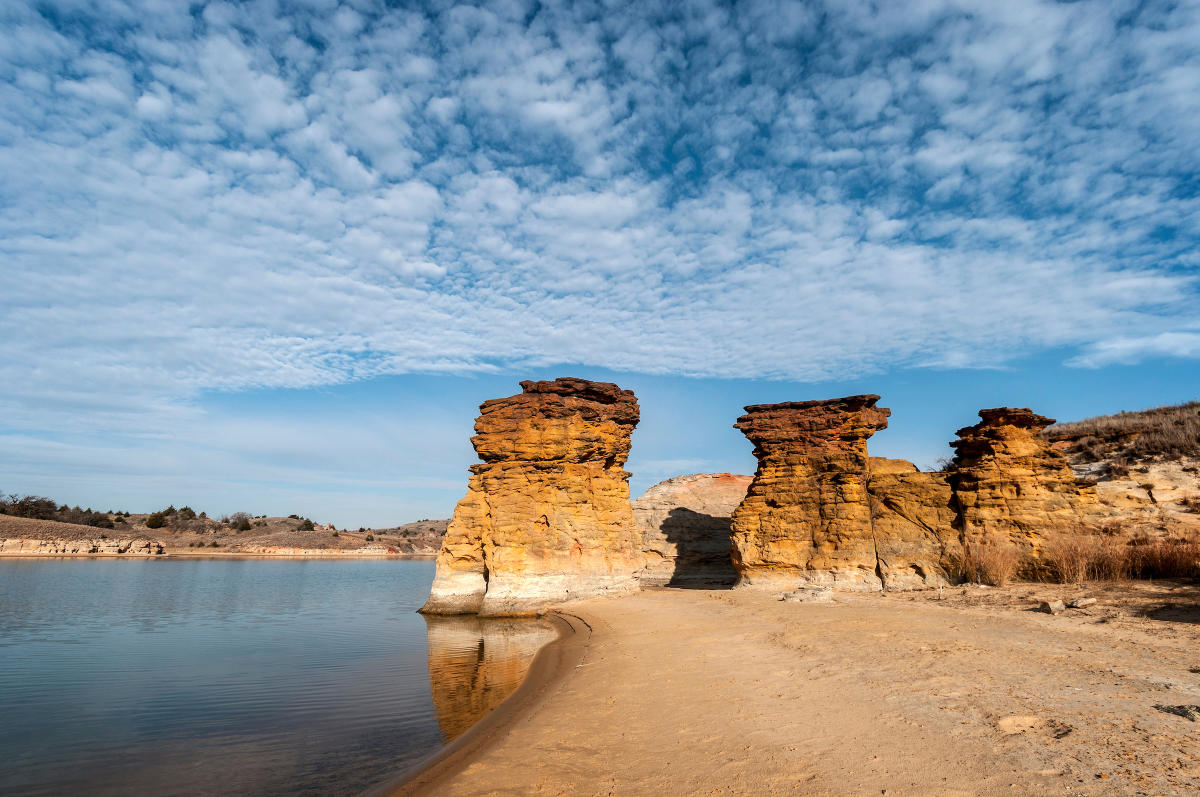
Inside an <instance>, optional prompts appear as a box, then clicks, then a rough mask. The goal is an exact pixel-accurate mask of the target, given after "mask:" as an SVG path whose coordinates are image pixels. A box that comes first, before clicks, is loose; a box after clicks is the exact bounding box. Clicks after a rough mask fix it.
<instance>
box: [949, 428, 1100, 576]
mask: <svg viewBox="0 0 1200 797" xmlns="http://www.w3.org/2000/svg"><path fill="white" fill-rule="evenodd" d="M979 417H980V418H981V419H982V420H980V422H979V423H977V424H975V425H974V426H968V427H966V428H964V429H959V430H958V438H959V439H958V440H956V441H954V442H953V443H951V444H950V445H951V446H952V447H953V448H954V450H955V456H954V462H953V470H952V474H951V477H950V478H951V483H952V485H953V487H954V502H955V508H956V510H957V518H956V520H955V525H956V526H957V527H958V529H959V533H960V535H961V537H962V542H963V544H964V545H965V546H967V547H970V546H972V545H980V544H983V545H988V544H997V543H1015V544H1016V545H1018V546H1020V547H1021V548H1022V549H1023V550H1024V551H1025V552H1026V553H1031V554H1036V553H1037V552H1038V550H1039V549H1040V543H1041V540H1042V539H1043V537H1044V535H1045V534H1047V533H1050V532H1054V531H1072V530H1079V528H1080V527H1081V526H1084V525H1085V524H1086V523H1087V521H1088V515H1089V514H1090V513H1091V512H1092V511H1093V510H1094V509H1095V507H1096V506H1097V504H1098V501H1097V498H1096V492H1095V488H1094V487H1092V486H1089V485H1086V484H1083V483H1080V482H1078V481H1077V480H1076V479H1075V475H1074V473H1073V472H1072V471H1071V466H1070V465H1069V464H1068V463H1067V460H1066V458H1065V457H1063V456H1062V455H1061V454H1059V453H1058V452H1057V451H1055V450H1053V449H1052V448H1051V447H1050V442H1049V441H1048V440H1046V439H1045V438H1044V437H1042V436H1041V435H1040V434H1039V433H1040V432H1041V431H1042V430H1043V429H1045V428H1046V427H1047V426H1049V425H1050V424H1052V423H1054V419H1052V418H1046V417H1044V416H1042V415H1037V414H1036V413H1034V412H1033V411H1032V410H1030V409H1014V408H1013V407H997V408H995V409H986V410H980V411H979Z"/></svg>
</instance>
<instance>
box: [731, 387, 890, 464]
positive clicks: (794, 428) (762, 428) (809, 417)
mask: <svg viewBox="0 0 1200 797" xmlns="http://www.w3.org/2000/svg"><path fill="white" fill-rule="evenodd" d="M877 401H879V396H876V395H873V394H867V395H862V396H845V397H844V398H835V399H826V400H824V401H786V402H783V403H781V404H751V405H750V406H748V407H746V414H745V415H743V416H742V417H740V418H738V421H737V423H735V424H734V427H735V428H737V429H741V430H742V432H743V433H745V435H746V437H748V438H750V441H751V442H752V443H754V446H755V451H756V453H758V452H763V451H768V450H772V449H780V450H798V449H801V448H804V447H808V446H829V445H830V444H833V445H838V446H847V447H848V446H852V445H854V444H856V443H858V442H860V441H863V440H866V439H867V438H868V437H870V436H871V435H873V434H875V432H877V431H879V430H880V429H886V428H887V419H888V416H889V415H891V414H892V411H891V410H889V409H885V408H883V407H876V406H875V402H877Z"/></svg>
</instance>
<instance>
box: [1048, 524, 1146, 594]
mask: <svg viewBox="0 0 1200 797" xmlns="http://www.w3.org/2000/svg"><path fill="white" fill-rule="evenodd" d="M1042 559H1043V560H1044V561H1045V563H1046V565H1047V566H1048V572H1046V576H1047V577H1048V578H1050V579H1051V580H1054V581H1058V582H1061V583H1063V584H1083V583H1084V582H1086V581H1118V580H1121V579H1126V578H1129V576H1130V575H1131V573H1132V572H1133V562H1132V559H1131V556H1130V546H1129V544H1128V543H1127V542H1126V541H1124V540H1121V539H1117V538H1114V537H1103V536H1100V535H1096V534H1078V533H1074V534H1073V533H1059V534H1052V535H1050V536H1049V537H1048V538H1047V539H1046V542H1045V544H1044V545H1043V547H1042Z"/></svg>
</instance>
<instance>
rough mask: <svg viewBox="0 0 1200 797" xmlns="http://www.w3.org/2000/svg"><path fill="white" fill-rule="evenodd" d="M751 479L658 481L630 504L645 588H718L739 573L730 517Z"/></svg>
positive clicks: (718, 476)
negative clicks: (643, 558)
mask: <svg viewBox="0 0 1200 797" xmlns="http://www.w3.org/2000/svg"><path fill="white" fill-rule="evenodd" d="M749 486H750V477H749V476H738V475H735V474H732V473H698V474H694V475H691V476H676V477H675V478H673V479H667V480H666V481H664V482H659V483H658V484H656V485H654V486H653V487H651V488H650V489H648V490H647V491H646V492H645V493H643V494H642V497H641V498H639V499H637V500H636V501H634V502H633V517H634V520H636V521H637V525H638V530H639V531H640V532H641V535H642V550H643V551H644V553H645V555H646V566H645V569H644V570H643V571H642V573H641V582H642V584H644V585H669V586H719V585H724V584H732V583H733V582H734V580H735V579H736V576H737V572H736V571H735V570H734V569H733V559H732V556H731V553H730V548H731V540H730V516H731V515H732V514H733V510H735V509H736V508H737V506H738V504H740V503H741V502H742V499H743V498H745V497H746V488H747V487H749Z"/></svg>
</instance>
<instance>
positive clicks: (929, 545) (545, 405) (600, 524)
mask: <svg viewBox="0 0 1200 797" xmlns="http://www.w3.org/2000/svg"><path fill="white" fill-rule="evenodd" d="M521 387H522V389H523V392H521V393H519V394H518V395H515V396H510V397H508V398H503V399H494V400H492V401H487V402H484V403H483V404H482V405H481V406H480V414H479V417H478V418H477V419H476V422H475V431H476V435H475V436H474V437H473V438H471V442H472V444H473V445H474V446H475V450H476V451H477V452H478V454H479V457H480V459H481V460H482V464H479V465H474V466H472V468H471V472H472V476H471V479H470V481H469V483H468V489H467V495H466V497H465V498H463V500H462V501H460V502H459V504H458V507H457V508H456V509H455V512H454V517H453V519H452V520H451V522H450V527H449V530H448V531H447V534H446V537H445V540H444V542H443V546H442V551H441V553H440V554H439V556H438V561H437V574H436V577H435V579H434V583H433V588H432V590H431V593H430V596H429V600H428V602H427V603H426V604H425V606H424V607H423V609H422V611H423V612H426V613H428V614H475V613H478V614H481V615H508V616H516V615H522V614H533V613H537V612H538V611H540V610H542V609H544V608H546V607H547V606H551V605H554V604H557V603H561V602H563V601H565V600H569V599H573V598H580V597H587V596H591V595H596V594H599V593H605V592H620V591H625V590H631V589H637V588H639V587H640V586H641V585H642V584H651V585H661V584H668V585H681V584H693V585H695V584H714V583H722V582H723V581H725V582H726V583H727V576H726V574H728V578H735V579H736V583H737V584H738V585H739V586H745V587H768V588H783V589H793V588H795V587H799V586H831V587H836V588H839V589H865V590H877V589H884V588H886V589H913V588H920V587H931V586H941V585H944V584H947V583H954V582H956V581H958V580H960V577H961V574H962V572H963V571H964V567H963V565H964V561H965V560H968V559H970V558H971V557H972V552H975V553H978V552H979V551H981V550H983V549H985V548H986V547H987V546H999V545H1004V546H1011V547H1015V548H1016V550H1017V551H1018V552H1019V554H1020V555H1021V556H1023V557H1024V562H1023V569H1025V570H1027V571H1029V570H1036V569H1037V567H1038V566H1039V565H1038V557H1039V555H1040V553H1041V549H1042V546H1043V543H1044V541H1045V538H1046V537H1047V535H1050V534H1053V533H1056V532H1080V531H1084V532H1089V531H1094V530H1095V529H1096V526H1097V523H1096V520H1097V518H1098V517H1099V515H1098V514H1097V512H1098V501H1097V498H1096V492H1095V488H1094V487H1093V486H1091V485H1090V484H1087V483H1084V482H1080V481H1077V480H1076V478H1075V476H1074V474H1073V472H1072V470H1071V468H1070V466H1069V464H1068V463H1067V461H1066V459H1064V458H1063V456H1062V455H1061V454H1059V453H1058V452H1057V451H1055V450H1054V449H1052V448H1051V447H1050V443H1049V441H1048V440H1046V439H1045V438H1044V437H1043V436H1042V435H1041V434H1040V432H1041V431H1042V430H1043V429H1044V428H1045V427H1046V426H1048V425H1049V424H1052V423H1053V421H1052V420H1051V419H1049V418H1045V417H1043V416H1040V415H1037V414H1035V413H1034V412H1032V411H1031V410H1028V409H1014V408H1011V407H1000V408H996V409H985V410H981V411H980V413H979V415H980V419H981V420H980V422H979V423H978V424H975V425H974V426H969V427H966V428H964V429H960V430H959V432H958V435H959V439H958V440H957V441H955V442H954V443H951V445H952V446H953V447H954V449H955V451H956V454H955V458H954V460H953V462H952V464H951V466H950V467H949V468H948V469H947V470H946V471H943V472H937V473H923V472H920V471H919V470H918V469H917V468H916V466H914V465H913V464H912V463H910V462H906V461H904V460H897V459H884V458H880V457H871V456H870V455H869V454H868V451H867V440H868V439H869V438H870V437H871V435H873V434H874V433H875V432H876V431H878V430H880V429H885V428H887V423H888V416H889V415H890V414H891V411H890V410H887V409H885V408H882V407H878V406H876V403H877V402H878V401H879V396H876V395H859V396H846V397H844V398H837V399H829V400H825V401H802V402H786V403H782V404H759V405H753V406H749V407H746V414H745V415H743V416H742V417H741V418H739V419H738V422H737V424H736V428H738V429H740V430H742V431H743V432H744V433H745V435H746V436H747V437H748V438H749V439H750V441H751V442H752V443H753V444H754V454H755V456H756V457H757V459H758V469H757V472H756V473H755V475H754V478H753V479H752V480H750V482H749V486H748V488H747V487H746V477H738V476H731V475H729V474H698V475H694V476H686V477H678V478H676V479H672V480H669V481H667V482H664V483H662V484H660V485H656V486H655V487H654V488H651V490H649V491H647V494H646V496H643V498H642V499H639V502H638V504H637V509H636V520H635V510H634V509H633V508H632V507H631V504H630V500H629V485H628V479H629V475H630V474H629V473H627V472H626V471H625V470H624V465H625V461H626V459H627V458H628V455H629V449H630V437H631V435H632V433H633V429H634V427H635V426H636V425H637V423H638V418H639V410H638V404H637V400H636V399H635V398H634V395H633V393H632V392H630V391H628V390H622V389H621V388H619V387H617V386H616V385H614V384H610V383H605V382H589V381H587V380H583V379H569V378H564V379H556V380H554V381H552V382H522V383H521ZM743 490H744V491H745V493H744V498H742V492H743ZM739 499H740V503H737V502H738V501H739ZM735 506H736V508H734V507H735ZM731 510H732V516H731V517H730V514H729V513H730V511H731ZM1108 514H1109V516H1111V515H1112V512H1111V511H1109V513H1108ZM726 528H728V529H729V533H728V534H727V533H726V531H725V530H726ZM726 551H727V553H726ZM727 562H728V563H730V564H731V565H732V571H730V570H725V569H724V568H725V565H726V563H727Z"/></svg>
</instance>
